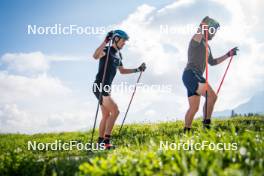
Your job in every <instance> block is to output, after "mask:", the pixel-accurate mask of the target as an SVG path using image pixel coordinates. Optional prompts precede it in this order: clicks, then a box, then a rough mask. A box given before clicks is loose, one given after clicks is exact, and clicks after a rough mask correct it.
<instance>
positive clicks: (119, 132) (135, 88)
mask: <svg viewBox="0 0 264 176" xmlns="http://www.w3.org/2000/svg"><path fill="white" fill-rule="evenodd" d="M142 73H143V72H142V71H141V72H140V74H139V76H138V79H137V82H136V85H135V87H134V91H133V94H132V96H131V99H130V101H129V104H128V107H127V110H126V113H125V116H124V119H123V121H122V124H121V127H120V128H119V131H118V136H119V135H120V134H121V130H122V127H123V125H124V123H125V120H126V117H127V114H128V111H129V108H130V105H131V103H132V100H133V98H134V95H135V92H136V90H137V84H138V83H139V80H140V78H141V75H142Z"/></svg>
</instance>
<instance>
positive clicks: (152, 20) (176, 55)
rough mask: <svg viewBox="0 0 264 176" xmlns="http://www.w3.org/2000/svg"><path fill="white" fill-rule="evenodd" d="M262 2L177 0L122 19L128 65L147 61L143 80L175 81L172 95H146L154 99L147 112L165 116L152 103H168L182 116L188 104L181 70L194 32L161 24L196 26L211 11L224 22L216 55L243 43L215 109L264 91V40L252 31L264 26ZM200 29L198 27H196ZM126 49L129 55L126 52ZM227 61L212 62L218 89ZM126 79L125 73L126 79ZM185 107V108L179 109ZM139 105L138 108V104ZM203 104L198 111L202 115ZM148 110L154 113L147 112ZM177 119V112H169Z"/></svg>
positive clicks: (214, 47)
mask: <svg viewBox="0 0 264 176" xmlns="http://www.w3.org/2000/svg"><path fill="white" fill-rule="evenodd" d="M261 4H262V2H257V1H255V2H254V3H253V4H251V2H249V1H239V2H238V1H216V0H210V1H205V0H203V1H195V0H189V1H175V2H173V3H171V4H169V5H167V6H165V7H162V8H160V9H158V8H156V7H153V6H150V5H147V4H143V5H141V6H139V7H138V8H137V9H136V10H135V12H133V13H132V14H130V15H129V16H128V17H127V18H126V19H125V20H123V21H122V22H121V23H120V24H119V25H118V27H119V28H122V29H124V30H126V31H127V32H128V33H129V35H130V41H129V44H128V46H127V48H126V49H124V51H123V53H124V54H123V55H124V58H125V60H126V61H124V62H125V64H128V65H135V63H141V62H143V61H145V62H146V63H147V67H148V68H147V71H146V73H144V75H143V76H144V78H145V79H144V80H143V81H144V82H145V83H147V84H152V83H153V82H159V83H166V84H171V85H173V87H174V89H173V90H174V91H173V92H172V93H171V94H170V96H164V97H163V98H160V99H159V100H153V94H149V95H148V94H145V96H144V95H143V97H144V99H145V100H147V101H148V102H150V103H149V105H148V106H146V107H145V108H144V110H143V111H145V112H152V115H153V116H155V117H152V119H153V120H155V119H160V117H159V116H160V114H155V113H153V111H152V110H150V109H153V108H152V107H157V106H156V104H159V105H160V107H159V109H162V112H163V114H164V113H166V112H167V110H166V109H168V107H170V106H173V107H176V108H175V114H179V116H180V118H182V119H183V117H184V114H185V113H183V112H184V111H186V110H187V108H188V103H187V97H186V90H185V87H184V86H183V83H182V80H181V75H182V72H183V69H184V67H185V65H186V62H187V49H188V44H189V41H190V39H191V37H192V35H193V33H189V31H186V32H185V33H184V34H182V33H179V32H175V33H162V32H161V31H160V25H168V26H169V27H176V28H177V29H179V28H183V29H184V28H185V27H186V26H187V27H188V26H191V27H195V26H196V27H197V26H198V24H199V23H200V21H201V20H202V18H203V17H204V16H206V15H209V16H210V17H213V18H215V19H217V20H218V21H219V22H220V24H221V29H220V31H219V32H218V33H217V34H216V37H215V39H214V40H213V41H212V42H211V43H210V45H211V48H212V52H213V55H214V56H215V57H218V56H221V55H223V54H225V53H226V52H227V51H228V50H229V49H231V48H232V47H234V46H237V45H238V46H239V48H240V52H239V55H238V56H236V57H235V58H234V61H233V63H232V65H231V67H230V70H229V72H228V75H227V77H226V80H225V82H224V85H223V87H222V89H221V92H220V95H219V99H218V102H217V105H216V107H215V109H216V110H224V109H226V108H230V107H235V106H237V105H238V104H240V103H242V102H244V101H245V100H247V99H249V98H250V97H252V96H253V95H254V93H255V92H258V91H260V89H262V90H263V88H262V87H260V86H259V85H262V84H263V83H264V80H263V75H264V70H263V69H262V68H263V66H264V63H263V59H264V58H263V53H262V52H261V48H263V40H262V41H259V40H258V38H259V35H258V34H257V33H254V32H252V31H256V30H257V29H258V28H261V26H260V23H259V22H260V21H261V14H262V13H261V8H259V7H258V6H260V5H261ZM194 31H195V29H194ZM126 53H127V54H126ZM226 65H227V61H226V62H224V63H223V64H221V65H218V66H214V67H210V69H209V72H210V78H209V79H210V83H211V84H212V86H213V88H214V89H215V90H216V88H217V86H218V85H219V82H220V80H221V78H222V75H223V73H224V70H225V68H226ZM121 79H122V78H121ZM177 107H180V108H177ZM134 108H135V107H134ZM201 109H202V108H200V112H199V114H200V115H201ZM147 114H149V113H147ZM170 116H171V118H173V114H171V115H170Z"/></svg>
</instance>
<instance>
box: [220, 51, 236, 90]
mask: <svg viewBox="0 0 264 176" xmlns="http://www.w3.org/2000/svg"><path fill="white" fill-rule="evenodd" d="M231 52H232V51H231ZM231 55H232V54H231ZM232 60H233V55H232V56H231V59H230V60H229V63H228V65H227V67H226V70H225V73H224V75H223V78H222V80H221V82H220V85H219V87H218V89H217V95H218V93H219V92H220V89H221V87H222V85H223V82H224V80H225V77H226V74H227V71H228V69H229V66H230V64H231V62H232Z"/></svg>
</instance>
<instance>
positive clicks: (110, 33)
mask: <svg viewBox="0 0 264 176" xmlns="http://www.w3.org/2000/svg"><path fill="white" fill-rule="evenodd" d="M113 35H114V31H110V32H108V33H107V35H106V37H105V40H104V42H105V43H108V42H109V41H110V40H111V39H112V37H113Z"/></svg>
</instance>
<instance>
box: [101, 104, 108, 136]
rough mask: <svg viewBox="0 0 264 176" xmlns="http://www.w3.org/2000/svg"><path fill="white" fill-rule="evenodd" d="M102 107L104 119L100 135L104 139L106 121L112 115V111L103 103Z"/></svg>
mask: <svg viewBox="0 0 264 176" xmlns="http://www.w3.org/2000/svg"><path fill="white" fill-rule="evenodd" d="M100 107H101V112H102V119H101V122H100V126H99V137H100V138H101V139H103V138H104V135H105V128H106V122H107V119H108V118H109V117H110V111H108V110H107V109H106V107H105V106H104V105H101V106H100Z"/></svg>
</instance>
